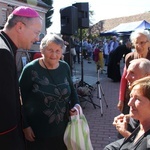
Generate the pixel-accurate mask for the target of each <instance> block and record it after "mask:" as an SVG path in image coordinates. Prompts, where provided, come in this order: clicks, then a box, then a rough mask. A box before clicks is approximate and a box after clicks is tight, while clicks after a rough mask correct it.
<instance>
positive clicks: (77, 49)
mask: <svg viewBox="0 0 150 150" xmlns="http://www.w3.org/2000/svg"><path fill="white" fill-rule="evenodd" d="M74 44H75V50H76V54H77V55H76V56H77V61H78V64H80V62H81V59H80V54H81V43H80V40H79V38H75V39H74Z"/></svg>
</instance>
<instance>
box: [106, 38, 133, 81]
mask: <svg viewBox="0 0 150 150" xmlns="http://www.w3.org/2000/svg"><path fill="white" fill-rule="evenodd" d="M131 46H132V44H131V42H130V41H129V40H127V41H126V42H125V44H123V45H120V46H118V47H117V48H116V49H115V50H113V51H111V52H110V53H109V61H108V67H107V75H108V78H111V79H112V80H113V81H114V82H120V79H121V72H120V61H121V59H122V58H123V55H125V54H127V53H129V52H131Z"/></svg>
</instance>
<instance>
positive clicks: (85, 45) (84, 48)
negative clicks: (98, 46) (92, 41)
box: [82, 38, 88, 59]
mask: <svg viewBox="0 0 150 150" xmlns="http://www.w3.org/2000/svg"><path fill="white" fill-rule="evenodd" d="M87 47H88V39H86V38H85V39H83V41H82V56H83V58H84V59H87V56H88V55H87Z"/></svg>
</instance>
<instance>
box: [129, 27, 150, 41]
mask: <svg viewBox="0 0 150 150" xmlns="http://www.w3.org/2000/svg"><path fill="white" fill-rule="evenodd" d="M139 34H143V35H145V36H146V37H147V40H148V41H150V32H149V31H148V30H144V29H137V30H135V31H134V32H132V33H131V35H130V40H131V42H132V43H134V41H135V39H136V38H137V36H138V35H139Z"/></svg>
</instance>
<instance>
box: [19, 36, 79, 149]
mask: <svg viewBox="0 0 150 150" xmlns="http://www.w3.org/2000/svg"><path fill="white" fill-rule="evenodd" d="M63 48H64V41H63V39H62V38H61V37H60V36H58V35H55V34H51V35H50V34H48V35H46V36H45V37H44V38H43V39H42V41H41V44H40V51H41V54H42V57H41V58H39V59H36V60H33V61H32V62H30V63H28V64H27V65H26V66H25V67H24V69H23V71H22V73H21V75H20V78H19V81H20V89H21V94H22V101H23V109H24V116H25V117H24V133H25V137H26V139H27V149H28V150H50V149H54V150H60V149H61V150H66V149H67V148H66V146H65V144H64V142H63V135H64V131H65V128H66V126H67V123H68V110H69V102H70V104H71V108H72V109H71V112H72V114H71V115H75V114H76V112H75V109H74V108H73V107H77V104H78V103H79V100H78V97H77V93H76V90H75V88H74V86H73V82H72V79H71V73H70V68H69V66H68V64H67V63H65V62H64V61H61V60H60V59H61V56H62V49H63Z"/></svg>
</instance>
